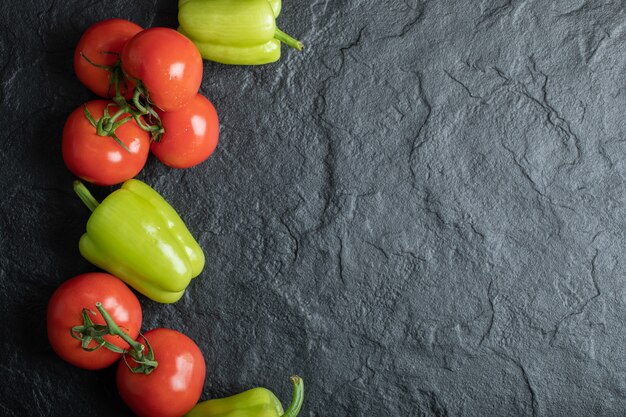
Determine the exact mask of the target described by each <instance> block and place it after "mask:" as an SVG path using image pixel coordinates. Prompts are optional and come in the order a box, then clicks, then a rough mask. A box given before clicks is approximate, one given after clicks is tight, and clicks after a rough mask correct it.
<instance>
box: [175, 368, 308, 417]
mask: <svg viewBox="0 0 626 417" xmlns="http://www.w3.org/2000/svg"><path fill="white" fill-rule="evenodd" d="M291 382H292V383H293V398H292V400H291V405H290V406H289V408H288V409H287V411H285V412H284V413H283V406H282V405H281V404H280V401H279V400H278V398H276V396H275V395H274V394H273V393H272V392H271V391H270V390H268V389H266V388H253V389H251V390H248V391H244V392H242V393H240V394H237V395H233V396H232V397H228V398H220V399H216V400H208V401H204V402H201V403H198V404H197V405H196V406H195V407H194V408H193V409H192V410H191V411H190V412H189V413H187V414H185V417H281V416H282V417H296V416H297V415H298V413H299V412H300V409H301V408H302V402H303V400H304V381H302V378H300V377H299V376H292V377H291Z"/></svg>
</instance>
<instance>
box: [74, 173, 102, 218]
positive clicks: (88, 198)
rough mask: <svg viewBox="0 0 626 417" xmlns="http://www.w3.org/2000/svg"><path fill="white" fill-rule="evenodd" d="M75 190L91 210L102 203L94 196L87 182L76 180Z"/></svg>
mask: <svg viewBox="0 0 626 417" xmlns="http://www.w3.org/2000/svg"><path fill="white" fill-rule="evenodd" d="M73 186H74V192H75V193H76V194H77V195H78V198H80V199H81V201H82V202H83V203H85V205H86V206H87V208H88V209H89V210H91V211H94V210H95V209H96V207H98V206H99V205H100V203H98V200H96V199H95V198H94V196H93V195H91V193H90V192H89V190H88V189H87V187H85V184H83V183H82V182H80V181H79V180H76V181H74V184H73Z"/></svg>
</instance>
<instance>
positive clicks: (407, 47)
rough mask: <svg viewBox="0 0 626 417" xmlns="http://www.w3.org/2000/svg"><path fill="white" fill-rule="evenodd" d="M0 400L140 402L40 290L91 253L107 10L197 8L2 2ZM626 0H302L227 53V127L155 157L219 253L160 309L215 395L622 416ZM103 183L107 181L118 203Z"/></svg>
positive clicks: (185, 210) (152, 19)
mask: <svg viewBox="0 0 626 417" xmlns="http://www.w3.org/2000/svg"><path fill="white" fill-rule="evenodd" d="M0 10H1V13H0V15H1V16H2V17H3V18H2V30H1V31H0V57H1V58H0V59H1V60H2V65H1V66H0V79H1V84H0V85H1V90H0V91H1V93H2V97H3V103H4V111H3V112H2V114H1V115H0V118H1V121H2V127H3V131H2V139H3V140H2V143H3V145H4V146H3V152H2V153H1V154H0V171H1V175H0V188H1V189H2V199H1V201H0V216H1V225H2V229H1V235H0V288H1V291H0V311H1V313H2V317H3V319H4V325H3V326H2V330H1V332H2V333H1V335H2V337H1V339H0V340H1V342H0V343H1V344H2V351H3V354H2V359H1V362H0V365H1V369H2V383H1V384H0V409H1V410H2V413H0V414H3V415H7V416H26V415H28V416H33V415H50V416H57V415H58V416H65V415H86V414H89V415H90V416H111V415H116V416H124V415H130V411H129V410H128V409H127V408H125V406H124V405H123V404H122V402H121V400H120V399H119V397H118V396H117V393H116V389H115V385H114V372H113V370H105V371H101V372H86V371H81V370H78V369H75V368H72V367H71V366H70V365H67V364H65V363H63V362H62V361H61V360H60V359H58V358H57V357H56V356H55V355H54V353H53V352H52V351H51V349H50V347H49V346H48V344H47V340H46V337H45V307H46V303H47V300H48V298H49V296H50V295H51V293H52V291H54V289H55V288H56V287H57V286H58V285H59V284H60V283H61V282H63V281H64V280H66V279H68V278H70V277H71V276H73V275H76V274H78V273H82V272H87V271H92V270H94V268H93V267H92V266H90V265H89V264H88V263H87V262H86V261H84V260H83V259H82V258H81V257H80V255H79V253H78V250H77V241H78V238H79V236H80V235H81V233H82V231H83V229H84V224H85V221H86V219H87V217H88V213H87V212H86V210H85V209H84V208H83V207H82V206H81V204H80V202H79V201H78V199H77V198H75V196H74V195H73V193H72V191H71V181H72V179H73V178H72V176H71V174H70V173H69V172H68V171H67V170H66V169H65V166H64V164H63V161H62V159H61V152H60V138H61V131H62V127H63V123H64V120H65V117H67V115H68V114H69V113H70V111H71V110H72V109H74V108H75V107H77V106H79V105H80V104H81V103H82V102H84V101H86V100H88V99H89V98H91V96H90V94H89V92H88V91H87V90H86V89H85V88H83V87H82V86H81V85H80V83H79V82H78V80H77V79H76V78H75V77H74V75H73V73H72V64H71V57H72V53H73V48H74V46H75V44H76V42H77V41H78V39H79V37H80V35H81V33H82V31H83V30H84V29H86V28H87V27H88V26H89V25H91V24H93V23H95V22H96V21H98V20H100V19H103V18H106V17H124V18H128V19H131V20H133V21H135V22H136V23H138V24H140V25H143V26H145V27H147V26H155V25H164V26H169V27H175V26H176V2H175V1H141V2H130V3H129V2H125V1H119V0H118V1H114V0H111V1H98V2H81V1H68V2H57V1H41V2H35V1H22V2H2V4H1V5H0ZM625 17H626V16H625V10H624V6H623V5H622V4H621V2H616V1H613V2H600V1H578V0H567V1H565V0H563V1H561V0H556V1H549V2H548V1H544V2H541V1H530V0H527V1H520V0H508V1H467V0H457V1H411V0H406V1H387V2H379V1H373V0H367V1H357V0H352V1H347V0H337V1H317V2H307V1H300V0H298V1H296V0H292V1H286V2H285V4H284V8H283V12H282V14H281V17H280V18H279V24H280V26H281V27H282V29H284V30H285V31H286V32H289V33H291V34H293V35H295V36H296V37H298V38H300V39H301V40H302V41H304V42H305V44H306V45H307V49H306V51H305V52H303V53H300V54H298V53H295V52H292V51H288V50H287V49H286V48H285V49H283V54H284V56H283V59H282V60H281V61H280V62H279V63H276V64H272V65H268V66H264V67H257V68H253V67H228V66H222V65H218V64H212V63H206V64H205V74H204V81H203V84H202V92H203V93H204V94H205V95H207V96H208V97H209V98H210V99H211V100H212V101H213V102H214V104H215V106H216V108H217V109H218V112H219V115H220V121H221V137H220V144H219V146H218V149H217V151H216V153H215V154H214V156H212V157H211V158H210V159H209V160H208V161H207V162H206V163H204V164H202V165H201V166H198V167H196V168H193V169H190V170H185V171H179V170H171V169H168V168H166V167H164V166H163V165H161V164H160V163H159V162H158V161H157V160H156V159H153V158H151V159H150V160H149V162H148V165H147V166H146V168H145V169H144V171H143V172H142V173H141V175H140V176H139V178H140V179H142V180H144V181H146V182H148V183H149V184H151V185H152V186H154V187H155V188H156V189H157V190H158V191H160V192H161V193H162V194H163V195H164V196H165V198H166V199H167V200H168V201H170V202H171V203H172V205H173V206H174V207H175V208H176V209H177V210H178V211H179V212H180V213H181V215H182V217H183V218H184V219H185V221H186V222H187V223H188V225H189V228H190V229H191V230H192V231H193V233H194V234H195V235H196V236H197V237H198V238H199V241H200V243H201V245H202V246H203V247H204V248H205V250H206V254H207V260H208V262H207V266H206V269H205V271H204V273H203V274H202V275H201V276H200V277H199V278H198V279H197V280H195V281H194V282H193V284H192V285H191V287H190V288H189V291H188V292H187V294H186V295H185V297H184V298H183V299H182V300H181V301H180V302H178V303H176V304H174V305H167V306H164V305H157V304H156V303H153V302H151V301H150V300H147V299H145V298H141V301H142V305H143V307H144V316H145V323H144V329H149V328H153V327H157V326H166V327H171V328H175V329H177V330H180V331H182V332H184V333H186V334H188V335H189V336H191V337H192V338H193V339H195V340H196V341H197V342H198V344H199V346H200V347H201V349H202V351H203V353H204V354H205V357H206V360H207V364H208V368H209V369H208V373H207V380H206V383H205V387H204V394H203V398H209V397H217V396H225V395H230V394H233V393H236V392H239V391H242V390H244V389H247V388H251V387H253V386H258V385H263V386H266V387H268V388H270V389H272V390H273V391H275V392H276V393H277V394H278V395H279V396H280V397H281V398H284V399H285V402H286V401H287V400H288V397H289V395H290V387H289V383H288V379H287V377H288V376H289V375H291V374H293V373H298V374H300V375H302V376H303V377H304V379H305V381H306V386H307V394H306V402H305V406H304V409H303V412H302V414H301V415H303V416H326V415H333V416H460V415H462V416H485V415H494V416H496V415H497V416H560V415H563V416H590V415H596V416H622V415H624V414H626V382H625V381H626V348H625V346H626V343H625V340H624V335H625V334H626V324H625V323H626V320H624V317H626V305H625V296H626V293H625V290H624V289H625V285H624V284H625V272H626V271H625V267H626V264H625V262H624V261H623V253H624V252H625V250H624V249H625V247H626V245H625V243H624V242H625V241H624V234H625V230H626V220H625V219H626V206H625V204H624V203H625V201H626V200H625V196H626V189H625V186H624V181H623V175H624V172H625V169H626V163H625V162H624V160H625V158H624V157H625V156H626V147H625V139H624V137H625V135H624V130H625V124H624V112H625V108H626V87H625V85H626V79H625V78H626V59H625V57H626V55H625V52H626V46H625V45H626V42H625V40H626V39H625V37H626V32H625V28H626V26H625V24H624V22H625ZM109 191H110V189H97V190H96V191H95V193H96V195H98V197H99V198H102V197H104V196H105V195H106V194H107V193H108V192H109Z"/></svg>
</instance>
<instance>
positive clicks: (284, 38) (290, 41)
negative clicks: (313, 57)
mask: <svg viewBox="0 0 626 417" xmlns="http://www.w3.org/2000/svg"><path fill="white" fill-rule="evenodd" d="M274 38H275V39H278V40H279V41H281V42H283V43H285V44H287V45H289V46H291V47H292V48H293V49H296V50H298V51H302V50H303V49H304V44H303V43H302V42H300V41H299V40H297V39H295V38H292V37H291V36H289V35H287V34H286V33H285V32H283V31H282V30H280V29H278V28H276V31H275V32H274Z"/></svg>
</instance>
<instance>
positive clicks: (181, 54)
mask: <svg viewBox="0 0 626 417" xmlns="http://www.w3.org/2000/svg"><path fill="white" fill-rule="evenodd" d="M122 68H123V69H124V72H125V73H126V74H128V75H129V76H131V77H133V78H136V79H139V80H141V81H142V82H143V84H144V86H145V87H146V89H147V90H148V93H149V95H150V100H151V101H152V102H153V103H154V105H155V106H157V107H159V108H160V109H161V110H164V111H170V110H176V109H179V108H181V107H183V106H184V105H185V104H187V103H188V102H189V101H190V100H191V99H192V98H194V97H195V96H196V94H197V93H198V89H199V88H200V83H201V82H202V57H201V56H200V52H198V49H197V48H196V46H195V45H194V44H193V42H191V41H190V40H189V39H187V38H186V37H185V36H183V35H181V34H180V33H178V32H176V31H175V30H173V29H169V28H161V27H155V28H150V29H147V30H144V31H143V32H140V33H138V34H137V35H135V36H134V37H133V38H132V39H131V40H130V41H128V43H126V45H125V46H124V49H122Z"/></svg>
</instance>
